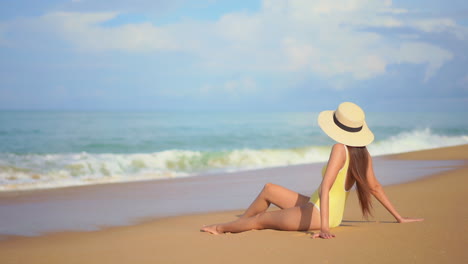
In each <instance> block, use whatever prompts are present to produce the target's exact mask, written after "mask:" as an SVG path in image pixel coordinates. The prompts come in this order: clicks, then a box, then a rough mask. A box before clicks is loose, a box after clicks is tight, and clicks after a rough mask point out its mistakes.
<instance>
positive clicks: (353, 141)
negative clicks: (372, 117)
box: [318, 102, 374, 147]
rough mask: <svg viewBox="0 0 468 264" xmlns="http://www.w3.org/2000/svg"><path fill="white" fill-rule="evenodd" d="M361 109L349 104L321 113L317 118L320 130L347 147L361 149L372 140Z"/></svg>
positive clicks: (342, 104) (371, 134) (372, 135)
mask: <svg viewBox="0 0 468 264" xmlns="http://www.w3.org/2000/svg"><path fill="white" fill-rule="evenodd" d="M365 117H366V116H365V114H364V111H362V109H361V108H360V107H359V106H358V105H356V104H354V103H350V102H344V103H341V104H340V105H339V106H338V109H336V111H333V110H330V111H323V112H321V113H320V114H319V116H318V124H319V126H320V128H321V129H322V130H323V131H324V132H325V133H326V134H327V135H328V136H329V137H331V138H332V139H334V140H335V141H337V142H339V143H343V144H345V145H348V146H353V147H362V146H366V145H368V144H370V143H371V142H372V141H373V140H374V134H373V133H372V131H370V129H369V127H367V124H366V120H365Z"/></svg>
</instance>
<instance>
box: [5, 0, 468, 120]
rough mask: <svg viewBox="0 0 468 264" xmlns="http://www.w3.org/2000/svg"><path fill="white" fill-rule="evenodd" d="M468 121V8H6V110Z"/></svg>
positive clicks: (278, 4)
mask: <svg viewBox="0 0 468 264" xmlns="http://www.w3.org/2000/svg"><path fill="white" fill-rule="evenodd" d="M342 101H352V102H355V103H358V104H360V105H361V106H362V107H363V108H364V109H365V110H370V111H385V112H387V111H421V112H426V111H463V112H466V111H468V2H467V1H466V0H446V1H435V0H424V1H422V0H414V1H400V0H398V1H391V0H384V1H376V0H340V1H338V0H263V1H254V0H243V1H241V0H238V1H221V0H219V1H217V0H192V1H189V0H165V1H161V0H132V1H130V0H129V1H123V0H41V1H37V0H2V1H0V109H4V110H162V111H179V110H180V111H319V110H324V109H334V108H336V106H337V105H338V104H339V103H340V102H342Z"/></svg>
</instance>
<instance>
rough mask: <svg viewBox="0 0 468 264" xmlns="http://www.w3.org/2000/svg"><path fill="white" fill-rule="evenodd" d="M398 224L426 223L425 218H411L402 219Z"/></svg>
mask: <svg viewBox="0 0 468 264" xmlns="http://www.w3.org/2000/svg"><path fill="white" fill-rule="evenodd" d="M397 221H398V223H412V222H421V221H424V218H411V217H402V218H400V219H398V220H397Z"/></svg>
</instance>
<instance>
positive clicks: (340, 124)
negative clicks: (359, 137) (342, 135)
mask: <svg viewBox="0 0 468 264" xmlns="http://www.w3.org/2000/svg"><path fill="white" fill-rule="evenodd" d="M333 122H335V125H337V126H338V127H339V128H341V129H343V130H344V131H348V132H352V133H355V132H359V131H361V130H362V126H360V127H349V126H346V125H343V124H342V123H341V122H340V121H338V119H337V118H336V116H335V113H333Z"/></svg>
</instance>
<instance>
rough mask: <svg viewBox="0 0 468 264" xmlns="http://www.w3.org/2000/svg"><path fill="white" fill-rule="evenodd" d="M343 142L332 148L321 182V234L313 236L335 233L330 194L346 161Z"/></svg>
mask: <svg viewBox="0 0 468 264" xmlns="http://www.w3.org/2000/svg"><path fill="white" fill-rule="evenodd" d="M344 148H345V146H344V145H343V144H335V145H334V146H333V148H332V152H331V154H330V158H329V160H328V164H327V170H326V171H325V175H324V177H323V180H322V184H320V188H319V195H320V220H321V228H320V234H317V235H314V236H313V237H318V236H320V237H321V238H333V237H335V235H333V234H331V233H330V226H329V209H330V207H329V194H330V189H331V187H332V186H333V183H334V182H335V179H336V176H337V175H338V172H339V171H340V169H341V168H342V167H343V165H344V163H345V161H346V150H345V149H344Z"/></svg>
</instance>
